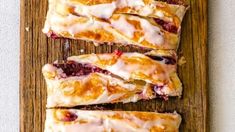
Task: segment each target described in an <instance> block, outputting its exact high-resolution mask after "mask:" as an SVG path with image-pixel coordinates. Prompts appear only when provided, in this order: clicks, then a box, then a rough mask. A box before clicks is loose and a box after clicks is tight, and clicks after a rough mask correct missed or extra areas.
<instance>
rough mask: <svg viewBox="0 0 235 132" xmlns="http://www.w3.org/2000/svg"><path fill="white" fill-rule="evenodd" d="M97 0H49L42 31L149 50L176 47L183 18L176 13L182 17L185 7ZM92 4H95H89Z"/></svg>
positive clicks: (158, 3)
mask: <svg viewBox="0 0 235 132" xmlns="http://www.w3.org/2000/svg"><path fill="white" fill-rule="evenodd" d="M100 2H101V1H93V0H92V1H87V2H85V1H75V0H74V1H64V0H50V2H49V11H48V14H47V19H46V22H45V26H44V29H43V32H44V33H46V34H47V35H48V36H55V35H56V36H57V37H65V38H71V39H82V40H87V41H94V42H99V43H104V42H110V43H121V44H124V45H125V44H133V45H137V46H140V47H145V48H151V49H176V48H177V47H178V43H179V34H180V32H179V31H180V23H181V19H182V18H180V16H178V15H177V14H180V15H181V17H182V15H184V13H185V10H186V9H185V7H181V6H179V5H178V6H176V5H169V4H166V3H164V2H157V3H154V4H153V3H151V4H149V3H147V1H145V3H142V4H143V5H142V4H141V0H140V2H134V3H131V4H130V3H128V4H127V3H126V4H127V5H126V4H124V5H123V4H118V2H117V1H104V2H103V3H102V4H97V3H100ZM106 2H107V3H108V4H107V3H106ZM110 2H111V3H110ZM132 2H133V1H132ZM142 2H143V1H142ZM92 3H93V4H94V5H93V6H90V5H91V4H92ZM146 3H147V4H146ZM152 4H153V5H154V6H153V5H152ZM128 5H129V6H128ZM119 6H120V7H119ZM132 6H133V7H132ZM152 6H153V7H154V8H153V7H152ZM142 8H143V9H142ZM145 8H146V9H145ZM152 8H153V9H152ZM144 9H145V10H146V11H145V10H144ZM141 11H145V12H141ZM150 11H151V12H152V15H151V13H149V12H150ZM177 12H178V13H177ZM146 13H147V14H148V15H146ZM172 13H176V14H172ZM133 14H134V15H133ZM153 14H155V15H153ZM136 15H139V16H136ZM125 28H126V29H125Z"/></svg>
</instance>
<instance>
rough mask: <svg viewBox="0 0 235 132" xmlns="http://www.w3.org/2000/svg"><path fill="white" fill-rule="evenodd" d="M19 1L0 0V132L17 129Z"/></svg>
mask: <svg viewBox="0 0 235 132" xmlns="http://www.w3.org/2000/svg"><path fill="white" fill-rule="evenodd" d="M18 70H19V0H0V80H1V81H0V90H1V91H0V132H17V130H18V128H19V120H18V117H19V116H18V115H19V114H18V113H19V112H18V111H19V110H18V109H19V106H18V103H19V95H18V93H19V87H18V85H19V74H18Z"/></svg>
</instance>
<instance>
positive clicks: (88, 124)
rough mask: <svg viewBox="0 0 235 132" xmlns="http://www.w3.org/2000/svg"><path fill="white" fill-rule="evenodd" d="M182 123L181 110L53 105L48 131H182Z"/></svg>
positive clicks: (49, 112)
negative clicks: (68, 108) (57, 107)
mask: <svg viewBox="0 0 235 132" xmlns="http://www.w3.org/2000/svg"><path fill="white" fill-rule="evenodd" d="M180 123H181V117H180V115H179V114H177V113H165V114H163V113H162V114H161V113H156V112H135V111H133V112H130V111H82V110H72V109H71V110H64V109H58V110H55V109H50V110H47V115H46V126H45V132H51V131H60V130H64V131H65V132H67V131H69V130H70V131H71V130H73V131H78V130H79V131H82V132H83V131H86V132H93V131H96V132H103V131H110V130H112V131H125V132H130V131H149V132H178V131H179V126H180Z"/></svg>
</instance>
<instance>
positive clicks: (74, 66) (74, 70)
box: [53, 61, 110, 76]
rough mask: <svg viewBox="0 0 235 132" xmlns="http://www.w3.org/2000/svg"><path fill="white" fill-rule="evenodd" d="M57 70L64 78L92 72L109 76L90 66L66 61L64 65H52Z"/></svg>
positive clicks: (103, 71)
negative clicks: (61, 72) (61, 71)
mask: <svg viewBox="0 0 235 132" xmlns="http://www.w3.org/2000/svg"><path fill="white" fill-rule="evenodd" d="M53 65H54V66H55V67H57V68H61V69H62V70H63V72H64V73H65V74H66V76H83V75H89V74H91V73H94V72H98V73H103V74H110V72H109V71H107V70H103V69H101V68H99V67H96V66H92V65H90V64H81V63H77V62H74V61H67V62H66V63H64V64H53Z"/></svg>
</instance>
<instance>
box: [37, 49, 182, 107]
mask: <svg viewBox="0 0 235 132" xmlns="http://www.w3.org/2000/svg"><path fill="white" fill-rule="evenodd" d="M176 60H177V57H176V54H175V52H174V51H161V50H158V51H151V52H148V53H146V54H141V53H121V52H114V53H109V54H88V55H81V56H73V57H69V58H68V62H67V63H65V64H57V63H54V64H47V65H45V66H44V67H43V69H42V72H43V75H44V77H45V79H46V82H47V89H48V99H47V107H60V106H63V107H72V106H77V105H88V104H102V103H115V102H123V103H127V102H136V101H138V100H140V99H152V98H156V97H159V96H160V97H165V98H167V97H168V96H180V95H181V93H182V84H181V82H180V80H179V78H178V76H177V74H176Z"/></svg>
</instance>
